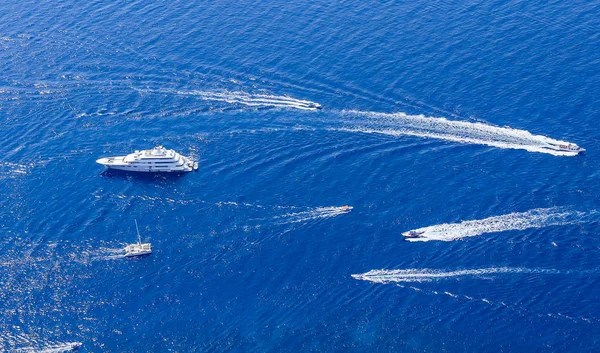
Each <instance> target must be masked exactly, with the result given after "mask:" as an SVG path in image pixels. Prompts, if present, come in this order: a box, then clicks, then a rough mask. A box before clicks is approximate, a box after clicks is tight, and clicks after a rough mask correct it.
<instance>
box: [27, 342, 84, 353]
mask: <svg viewBox="0 0 600 353" xmlns="http://www.w3.org/2000/svg"><path fill="white" fill-rule="evenodd" d="M74 345H79V346H81V343H80V342H66V343H60V344H56V345H51V346H47V347H43V348H34V347H25V348H19V349H17V350H16V352H22V353H63V352H72V351H75V350H77V348H74Z"/></svg>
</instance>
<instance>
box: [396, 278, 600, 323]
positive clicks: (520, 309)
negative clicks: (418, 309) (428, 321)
mask: <svg viewBox="0 0 600 353" xmlns="http://www.w3.org/2000/svg"><path fill="white" fill-rule="evenodd" d="M396 285H397V286H398V287H400V288H408V289H412V290H414V291H415V292H419V293H422V294H426V295H440V294H445V295H447V296H448V297H451V298H452V299H453V300H456V301H459V302H472V303H485V304H487V305H489V306H495V307H498V308H505V309H509V310H511V311H513V312H515V313H517V314H520V315H524V316H537V317H540V318H547V317H550V318H552V319H565V320H569V321H572V322H575V323H588V324H592V323H594V322H600V320H599V319H598V318H595V317H578V318H575V317H572V316H569V315H565V314H562V313H545V314H539V313H534V312H532V311H531V310H530V309H527V308H525V307H524V306H523V305H520V304H517V303H514V304H510V303H509V304H507V303H505V302H503V301H493V300H490V299H487V298H474V297H471V296H468V295H464V294H455V293H451V292H448V291H444V292H438V291H435V290H429V289H421V288H418V287H414V286H408V287H407V286H404V285H402V284H396Z"/></svg>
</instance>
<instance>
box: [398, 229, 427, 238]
mask: <svg viewBox="0 0 600 353" xmlns="http://www.w3.org/2000/svg"><path fill="white" fill-rule="evenodd" d="M423 233H425V231H424V230H421V231H418V230H409V231H408V232H404V233H402V235H403V236H404V237H405V238H420V237H421V235H423Z"/></svg>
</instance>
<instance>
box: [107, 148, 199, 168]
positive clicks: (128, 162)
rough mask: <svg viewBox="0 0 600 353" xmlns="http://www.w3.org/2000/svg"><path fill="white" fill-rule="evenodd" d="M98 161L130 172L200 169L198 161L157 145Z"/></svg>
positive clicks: (108, 166)
mask: <svg viewBox="0 0 600 353" xmlns="http://www.w3.org/2000/svg"><path fill="white" fill-rule="evenodd" d="M96 163H99V164H102V165H103V166H105V167H107V168H109V169H116V170H124V171H128V172H147V173H148V172H149V173H161V172H170V173H173V172H175V173H177V172H191V171H195V170H198V162H194V161H192V160H191V159H190V158H188V157H184V156H182V155H180V154H179V153H177V152H175V151H174V150H168V149H166V148H164V147H163V146H156V147H154V148H153V149H151V150H142V151H135V152H134V153H131V154H128V155H126V156H117V157H105V158H100V159H98V160H97V161H96Z"/></svg>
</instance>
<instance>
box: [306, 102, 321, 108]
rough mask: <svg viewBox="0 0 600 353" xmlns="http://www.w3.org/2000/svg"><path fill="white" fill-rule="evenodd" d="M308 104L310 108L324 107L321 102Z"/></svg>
mask: <svg viewBox="0 0 600 353" xmlns="http://www.w3.org/2000/svg"><path fill="white" fill-rule="evenodd" d="M306 106H307V107H309V108H311V109H317V110H321V109H323V107H322V106H321V104H319V103H315V102H310V103H308V104H307V105H306Z"/></svg>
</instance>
